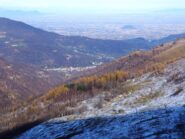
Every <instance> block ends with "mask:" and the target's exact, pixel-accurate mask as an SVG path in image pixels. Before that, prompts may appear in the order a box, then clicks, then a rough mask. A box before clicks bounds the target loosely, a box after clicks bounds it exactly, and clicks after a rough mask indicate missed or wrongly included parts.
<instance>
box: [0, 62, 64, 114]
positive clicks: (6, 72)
mask: <svg viewBox="0 0 185 139" xmlns="http://www.w3.org/2000/svg"><path fill="white" fill-rule="evenodd" d="M61 81H62V77H57V76H56V75H55V74H53V73H49V72H46V71H42V70H39V69H37V68H35V67H32V66H28V65H13V64H10V63H8V62H7V61H5V60H4V59H0V104H1V105H0V109H1V110H0V114H5V113H6V111H8V109H9V107H10V108H11V107H16V106H18V105H19V104H20V103H21V102H23V101H25V100H28V99H29V98H32V97H36V96H39V95H41V94H43V93H44V92H46V91H47V90H48V89H50V88H52V87H53V86H55V85H56V84H57V83H58V82H61Z"/></svg>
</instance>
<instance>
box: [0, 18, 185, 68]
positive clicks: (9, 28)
mask: <svg viewBox="0 0 185 139" xmlns="http://www.w3.org/2000/svg"><path fill="white" fill-rule="evenodd" d="M183 36H185V34H180V35H172V36H169V37H166V38H163V39H160V40H153V41H148V40H145V39H143V38H136V39H130V40H100V39H91V38H87V37H79V36H62V35H58V34H56V33H52V32H47V31H44V30H41V29H38V28H35V27H32V26H30V25H27V24H25V23H23V22H18V21H14V20H10V19H7V18H0V46H1V47H0V56H1V57H3V58H4V59H6V60H7V61H9V62H12V63H23V64H25V63H26V64H31V65H36V66H40V67H50V68H54V67H69V66H72V67H83V66H91V65H93V63H101V62H108V61H111V60H113V59H115V58H119V57H121V56H123V55H126V54H128V53H129V52H130V51H133V50H136V49H144V50H147V49H150V48H152V47H154V46H155V45H159V44H161V43H165V42H169V41H174V40H175V39H177V38H179V37H183Z"/></svg>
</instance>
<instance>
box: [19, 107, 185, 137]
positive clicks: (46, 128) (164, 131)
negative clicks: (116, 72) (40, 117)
mask: <svg viewBox="0 0 185 139" xmlns="http://www.w3.org/2000/svg"><path fill="white" fill-rule="evenodd" d="M184 117H185V107H173V108H168V109H158V110H151V111H147V112H140V113H135V114H129V115H126V116H113V117H97V118H89V119H81V120H75V121H68V122H62V121H61V122H57V121H53V122H46V123H43V124H41V125H39V126H36V127H34V128H33V129H31V130H29V131H27V132H26V133H24V134H23V135H21V136H20V137H18V139H30V138H38V139H46V138H61V139H69V138H71V139H113V138H114V139H115V138H116V139H118V138H121V139H123V138H133V139H135V138H151V139H152V138H183V137H184V136H185V118H184Z"/></svg>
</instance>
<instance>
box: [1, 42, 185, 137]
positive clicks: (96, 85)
mask: <svg viewBox="0 0 185 139" xmlns="http://www.w3.org/2000/svg"><path fill="white" fill-rule="evenodd" d="M184 48H185V39H179V40H177V41H175V42H172V43H167V44H164V45H161V46H158V47H156V48H154V49H152V50H150V51H136V52H133V53H130V54H129V55H128V56H125V57H123V58H120V59H119V60H116V61H113V62H111V63H109V64H105V65H103V66H99V67H97V68H96V69H93V70H90V71H88V72H87V73H86V74H88V76H87V77H82V78H80V79H76V80H74V81H71V82H70V83H67V84H62V85H60V86H58V87H56V88H53V89H51V90H50V91H49V92H48V93H47V94H44V95H42V96H41V97H38V98H36V99H34V100H33V101H30V102H29V103H27V104H25V105H24V106H22V107H24V111H22V108H21V107H20V108H18V109H16V110H15V111H13V112H12V113H11V115H10V114H8V113H7V114H6V115H3V116H2V117H1V123H0V124H1V127H2V128H1V131H3V130H5V129H7V128H13V127H15V126H17V125H23V124H25V123H30V122H33V121H37V120H43V119H52V118H55V117H61V118H57V119H54V121H55V120H56V121H57V123H58V124H61V125H63V124H66V126H67V128H66V134H63V133H61V134H60V133H58V130H55V131H53V127H58V128H59V129H60V126H58V124H55V123H52V121H53V120H52V121H51V122H50V121H49V122H48V124H51V128H50V131H51V132H52V133H53V132H55V133H54V134H53V136H55V135H56V134H57V135H60V136H59V137H63V136H65V135H67V134H72V135H73V134H74V136H75V135H76V133H75V132H76V131H75V130H73V131H74V132H73V131H71V132H72V133H71V132H70V133H69V131H68V129H69V128H68V124H69V125H70V122H69V123H68V122H67V123H66V122H64V121H69V120H76V119H86V118H93V119H92V122H93V121H96V118H95V119H94V117H97V116H98V117H105V119H106V117H107V118H108V119H107V120H108V121H109V118H110V119H112V120H113V121H114V119H116V118H115V117H116V116H117V115H120V116H123V119H124V116H126V117H128V121H129V119H132V118H134V117H135V118H136V119H135V118H134V119H135V120H136V121H138V122H139V120H140V119H142V118H144V119H145V118H147V117H148V113H149V114H152V115H153V114H154V115H156V117H158V116H160V115H161V114H162V113H164V110H160V109H161V108H162V109H165V110H166V109H167V108H169V109H171V110H172V111H170V110H169V113H166V114H167V117H165V116H163V117H162V119H163V118H164V120H162V119H160V121H157V119H158V118H154V121H153V122H154V123H155V122H156V124H157V125H156V126H154V130H156V127H158V126H159V123H161V124H164V125H165V122H164V121H165V120H168V118H169V119H171V118H172V117H173V115H174V113H175V111H176V110H177V111H179V110H182V111H184V109H183V107H184V105H185V103H184V101H183V100H184V98H185V93H184V90H185V85H184V84H185V80H184V77H185V75H184V73H185V72H184V69H185V67H184V65H185V52H184V51H185V49H184ZM150 110H151V111H150ZM153 110H154V111H153ZM155 110H156V111H155ZM142 111H145V112H146V113H145V114H144V115H143V114H142V113H141V114H139V115H140V116H141V118H139V119H137V116H130V115H132V114H133V115H135V114H134V113H136V115H137V113H140V112H142ZM179 113H180V112H179ZM16 115H19V118H17V116H16ZM108 116H111V117H113V118H111V117H108ZM177 117H180V114H177ZM2 119H6V120H2ZM103 119H104V118H103ZM123 119H122V118H121V119H119V120H123ZM107 120H106V121H107ZM112 120H111V121H112ZM14 121H16V122H14ZM124 121H125V120H124ZM149 121H150V120H149ZM81 122H82V123H83V122H85V123H86V120H84V121H83V120H80V121H79V122H78V121H77V123H79V124H80V123H81ZM115 122H116V120H115ZM179 122H180V121H179ZM7 123H9V124H7ZM113 123H114V122H113ZM125 123H127V118H126V122H125ZM139 123H140V122H139ZM145 123H146V124H148V123H147V121H146V122H143V124H145ZM149 123H150V122H149ZM74 124H75V125H76V122H75V121H74ZM98 124H100V126H102V128H103V129H104V126H106V125H107V124H108V123H107V122H105V123H101V121H99V122H98ZM123 124H124V123H123ZM181 124H182V128H183V127H184V123H183V121H182V123H181ZM44 125H45V123H44ZM46 125H47V123H46ZM172 125H173V126H172V127H175V126H176V123H175V122H173V120H172ZM120 126H121V123H120ZM138 126H139V127H140V126H142V124H139V125H138ZM143 126H144V125H143ZM77 127H79V130H83V127H82V126H81V124H80V125H78V124H77ZM131 127H132V126H131ZM38 128H39V129H40V130H38ZM88 128H93V129H94V128H95V127H94V126H93V125H92V127H88ZM152 128H153V126H151V125H149V127H147V128H146V129H152ZM162 128H163V127H162ZM164 128H166V127H165V126H164ZM35 129H36V130H38V132H37V131H35ZM35 129H34V128H33V130H30V131H28V133H26V135H27V134H32V135H33V136H34V135H35V136H36V135H40V134H42V135H46V136H51V135H50V131H48V132H45V131H46V130H47V126H44V127H43V125H39V126H38V127H36V128H35ZM103 129H102V130H103ZM132 129H133V128H131V129H128V130H132ZM183 129H184V128H183ZM69 130H70V129H69ZM94 130H96V129H94ZM97 130H99V129H98V128H97ZM116 130H117V129H116ZM138 130H139V129H138ZM159 130H160V128H159ZM169 130H170V131H172V132H170V133H171V134H170V135H171V136H172V134H173V133H174V132H175V131H174V128H173V129H169ZM32 131H33V132H32ZM100 131H101V130H100ZM84 133H87V134H88V133H89V134H91V133H92V132H90V131H89V132H86V131H84ZM147 133H148V132H146V134H147ZM157 133H159V136H163V132H162V131H160V132H156V133H155V134H157ZM183 133H184V132H182V131H181V130H180V131H178V134H183ZM77 134H81V132H80V133H77ZM143 134H145V131H143V130H142V132H141V135H143ZM151 134H152V133H151ZM98 135H99V136H101V135H100V134H98ZM123 135H127V133H123ZM23 137H24V135H23ZM41 137H42V136H41ZM82 137H83V135H82ZM105 138H106V136H105Z"/></svg>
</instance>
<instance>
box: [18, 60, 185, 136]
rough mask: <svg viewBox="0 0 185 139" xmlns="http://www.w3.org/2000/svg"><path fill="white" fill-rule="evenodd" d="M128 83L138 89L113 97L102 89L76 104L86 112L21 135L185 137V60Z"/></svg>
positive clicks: (60, 119) (59, 119)
mask: <svg viewBox="0 0 185 139" xmlns="http://www.w3.org/2000/svg"><path fill="white" fill-rule="evenodd" d="M129 85H131V86H135V89H132V91H130V92H127V93H125V92H124V91H123V92H121V93H119V95H117V96H114V97H112V95H113V94H115V92H111V91H108V92H102V93H100V94H99V95H97V96H94V97H93V98H90V99H87V100H84V101H82V102H79V103H78V104H77V105H76V106H75V107H74V109H75V108H78V107H85V108H86V109H85V110H84V111H83V112H81V113H78V114H73V115H69V116H65V117H61V118H55V119H51V120H50V121H48V122H45V123H43V124H40V125H38V126H36V127H34V128H32V129H31V130H29V131H27V132H26V133H24V134H22V135H21V136H20V137H19V138H20V139H27V138H28V139H29V138H41V139H42V138H43V139H45V138H61V139H68V138H73V139H88V138H89V139H97V138H98V139H99V138H100V139H113V138H116V139H117V138H118V139H119V138H121V139H123V138H133V139H135V138H138V139H140V138H151V139H153V138H167V139H168V138H175V139H176V138H180V139H181V138H184V137H185V107H184V106H185V101H184V100H185V59H182V60H179V61H177V62H176V63H174V64H171V65H169V66H168V67H167V68H166V70H165V71H164V73H163V74H160V75H158V76H155V75H151V74H145V75H143V76H141V77H138V78H135V79H133V80H130V81H129ZM121 87H122V86H121ZM112 91H114V90H112ZM118 91H120V88H119V89H118ZM107 97H108V98H111V99H110V100H108V101H107V100H106V98H107Z"/></svg>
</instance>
